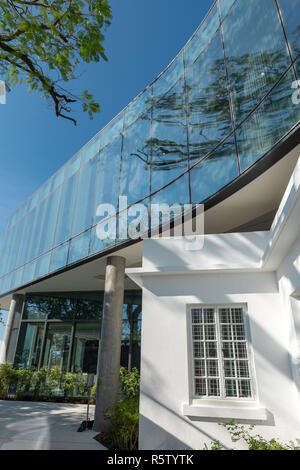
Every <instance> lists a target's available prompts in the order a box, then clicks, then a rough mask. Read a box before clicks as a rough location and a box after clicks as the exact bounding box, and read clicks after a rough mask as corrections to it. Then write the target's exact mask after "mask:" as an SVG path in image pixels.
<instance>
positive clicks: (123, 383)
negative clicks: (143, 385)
mask: <svg viewBox="0 0 300 470" xmlns="http://www.w3.org/2000/svg"><path fill="white" fill-rule="evenodd" d="M120 393H121V397H124V398H131V397H137V396H139V393H140V373H139V371H138V370H137V368H136V367H134V368H133V369H132V371H131V372H129V371H128V369H126V367H121V369H120Z"/></svg>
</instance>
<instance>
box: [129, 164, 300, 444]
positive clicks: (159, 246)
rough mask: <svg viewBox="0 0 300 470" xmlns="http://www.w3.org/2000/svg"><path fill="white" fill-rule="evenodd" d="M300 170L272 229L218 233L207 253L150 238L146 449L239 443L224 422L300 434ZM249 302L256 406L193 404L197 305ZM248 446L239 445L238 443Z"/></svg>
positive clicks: (138, 276)
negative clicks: (191, 309) (192, 316)
mask: <svg viewBox="0 0 300 470" xmlns="http://www.w3.org/2000/svg"><path fill="white" fill-rule="evenodd" d="M299 175H300V164H298V166H297V168H296V170H295V173H294V175H293V178H292V179H291V183H290V184H289V186H288V188H287V192H286V194H285V196H284V198H283V203H282V205H281V206H280V209H279V211H278V214H277V217H276V218H275V221H274V224H273V227H272V229H271V231H270V232H261V233H251V234H244V233H243V234H228V235H209V236H206V237H205V244H204V247H203V249H202V250H200V251H198V252H189V251H186V244H185V242H184V241H183V240H161V239H160V240H145V241H144V246H143V249H144V251H143V267H142V268H140V269H128V270H127V274H128V275H129V276H130V277H132V278H133V279H134V280H135V282H137V283H138V284H139V285H140V286H141V287H142V289H143V324H142V348H141V350H142V354H141V399H140V413H141V415H140V448H141V449H164V450H170V449H187V448H190V449H202V448H203V446H204V444H205V443H207V444H209V443H210V442H211V441H213V440H219V441H221V443H222V444H223V445H224V446H225V447H227V448H232V447H233V444H232V442H231V440H230V437H229V435H228V433H227V432H226V431H225V429H224V428H223V427H221V426H219V423H220V422H223V421H224V418H230V417H232V418H235V419H237V420H240V421H241V422H243V423H248V424H256V429H255V431H256V433H259V434H261V435H263V436H264V437H266V438H269V439H271V438H273V437H275V438H279V439H280V440H281V441H283V442H288V441H290V440H295V439H297V438H300V372H299V365H300V353H299V350H300V348H299V345H300V300H297V299H296V297H298V296H300V224H299V220H300V189H299V187H300V185H299V182H300V177H299ZM191 304H205V305H207V304H209V305H216V304H222V305H223V304H226V305H227V304H243V305H244V306H245V307H246V310H247V317H248V321H249V326H250V345H251V350H252V362H253V370H254V379H255V383H256V396H255V399H254V400H253V401H249V402H241V401H229V400H221V401H220V400H219V401H211V402H207V401H203V400H202V401H201V400H197V402H196V403H195V400H193V397H192V380H191V372H192V366H191V345H190V340H189V337H190V332H189V322H188V306H189V305H191ZM234 446H235V447H236V446H238V444H234Z"/></svg>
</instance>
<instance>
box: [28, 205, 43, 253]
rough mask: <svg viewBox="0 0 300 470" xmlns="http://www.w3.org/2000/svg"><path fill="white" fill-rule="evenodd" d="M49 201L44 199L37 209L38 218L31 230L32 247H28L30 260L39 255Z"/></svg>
mask: <svg viewBox="0 0 300 470" xmlns="http://www.w3.org/2000/svg"><path fill="white" fill-rule="evenodd" d="M47 202H48V201H47V199H44V200H43V201H42V202H41V203H40V204H39V206H38V207H37V208H36V217H35V219H34V223H33V226H32V228H31V231H32V235H31V240H30V245H29V247H28V255H27V258H28V260H31V259H33V258H36V256H38V254H39V246H40V238H41V231H42V227H43V223H44V219H45V214H46V207H47Z"/></svg>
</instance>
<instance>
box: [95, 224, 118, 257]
mask: <svg viewBox="0 0 300 470" xmlns="http://www.w3.org/2000/svg"><path fill="white" fill-rule="evenodd" d="M98 226H102V228H103V235H105V233H104V232H107V235H106V237H105V238H103V239H100V238H98V236H97V226H96V227H94V228H93V229H92V231H91V249H90V254H94V253H98V252H99V251H102V250H105V249H106V248H109V247H111V246H112V245H115V243H116V239H115V236H116V218H115V217H113V218H112V219H110V221H109V222H108V223H103V224H98Z"/></svg>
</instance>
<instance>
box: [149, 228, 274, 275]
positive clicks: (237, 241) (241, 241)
mask: <svg viewBox="0 0 300 470" xmlns="http://www.w3.org/2000/svg"><path fill="white" fill-rule="evenodd" d="M267 234H268V232H253V233H251V235H250V236H249V237H247V236H246V234H245V233H236V234H232V233H230V234H219V235H205V236H204V247H203V248H202V249H200V250H198V251H186V250H184V249H183V240H168V239H166V240H165V243H164V244H157V245H156V247H155V249H153V247H152V246H151V258H150V259H148V258H147V253H148V251H147V245H146V247H144V249H143V256H144V262H143V264H144V265H145V264H147V265H154V266H158V267H160V266H162V265H167V266H172V267H175V266H181V267H185V266H188V265H190V264H193V263H196V265H197V267H198V264H197V255H199V259H200V260H201V263H203V268H205V264H206V262H207V261H208V262H209V264H212V263H214V262H216V261H217V262H218V263H222V261H223V260H224V258H225V260H224V261H223V262H225V263H226V262H235V263H239V262H242V263H243V264H246V263H249V265H250V266H249V267H251V266H252V265H253V263H259V262H260V261H261V258H262V255H263V253H264V251H265V248H266V245H267V238H266V237H267ZM176 242H178V247H179V250H177V251H176V250H175V249H173V250H171V249H170V248H169V246H171V247H176ZM149 251H150V249H149ZM180 252H181V253H182V255H180V254H179V253H180ZM228 253H229V254H230V256H229V258H230V259H228ZM239 253H241V254H239ZM226 254H227V256H226ZM232 257H233V258H234V259H232Z"/></svg>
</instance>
